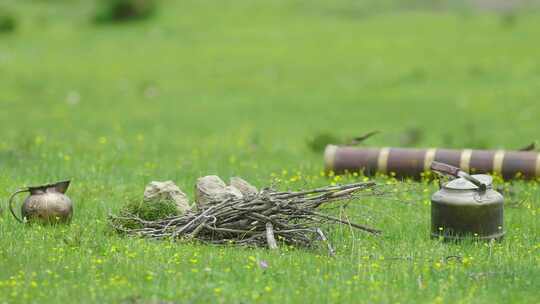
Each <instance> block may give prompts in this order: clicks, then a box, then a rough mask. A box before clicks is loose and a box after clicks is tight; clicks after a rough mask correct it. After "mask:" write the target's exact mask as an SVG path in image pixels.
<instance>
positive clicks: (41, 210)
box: [9, 181, 73, 224]
mask: <svg viewBox="0 0 540 304" xmlns="http://www.w3.org/2000/svg"><path fill="white" fill-rule="evenodd" d="M69 184H70V181H61V182H57V183H53V184H47V185H42V186H32V187H25V188H22V189H19V190H17V191H16V192H15V193H13V194H12V195H11V197H10V198H9V209H10V210H11V214H13V216H14V217H15V219H16V220H17V221H19V222H21V223H24V222H40V223H43V224H55V223H69V222H70V221H71V217H72V215H73V203H72V202H71V199H70V198H69V197H67V196H66V195H65V193H66V191H67V189H68V187H69ZM24 192H29V193H30V195H29V196H28V197H27V198H26V199H25V200H24V203H23V205H22V207H21V215H22V218H19V217H18V216H17V214H16V213H15V211H14V210H13V199H14V198H15V196H16V195H17V194H19V193H24Z"/></svg>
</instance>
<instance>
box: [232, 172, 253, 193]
mask: <svg viewBox="0 0 540 304" xmlns="http://www.w3.org/2000/svg"><path fill="white" fill-rule="evenodd" d="M229 183H230V184H231V187H234V188H236V189H238V190H240V192H241V193H242V195H243V196H244V197H249V196H253V195H256V194H257V193H259V191H258V190H257V188H255V187H254V186H252V185H251V184H250V183H248V182H247V181H246V180H244V179H243V178H241V177H238V176H235V177H231V179H230V180H229Z"/></svg>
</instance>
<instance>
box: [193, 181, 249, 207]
mask: <svg viewBox="0 0 540 304" xmlns="http://www.w3.org/2000/svg"><path fill="white" fill-rule="evenodd" d="M243 197H244V196H243V195H242V192H240V190H238V189H236V188H235V187H232V186H227V185H226V184H225V182H224V181H223V180H222V179H221V178H219V176H217V175H208V176H203V177H199V179H197V184H196V185H195V201H196V202H197V204H198V205H199V206H203V205H207V204H210V203H213V202H221V201H224V200H227V199H239V198H243Z"/></svg>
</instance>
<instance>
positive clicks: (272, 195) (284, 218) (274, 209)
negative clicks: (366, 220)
mask: <svg viewBox="0 0 540 304" xmlns="http://www.w3.org/2000/svg"><path fill="white" fill-rule="evenodd" d="M378 193H379V192H378V190H377V187H376V184H375V183H373V182H362V183H352V184H345V185H338V186H328V187H323V188H316V189H311V190H305V191H297V192H279V191H275V190H273V189H271V188H266V189H263V190H261V191H259V192H258V193H256V194H253V195H251V196H249V197H244V198H241V199H239V198H236V199H226V200H224V201H221V202H212V203H209V204H206V205H203V206H198V208H197V209H196V210H193V211H188V212H187V213H186V214H184V215H181V216H175V217H169V218H165V219H159V220H155V221H146V220H143V219H141V218H138V217H137V216H135V215H133V214H120V215H119V216H111V217H110V223H111V225H112V226H113V227H114V228H115V229H116V230H117V231H118V232H122V233H126V234H128V235H134V236H142V237H148V238H153V239H163V238H172V239H177V238H183V239H196V240H199V241H203V242H208V243H212V244H229V243H234V244H239V245H254V246H268V247H269V248H271V249H276V248H277V247H278V246H277V244H278V242H284V243H286V244H292V245H295V246H303V247H310V246H312V245H313V242H314V240H316V239H320V240H322V241H324V242H326V243H327V246H328V249H329V250H330V253H331V254H333V249H332V247H331V245H330V243H329V242H328V240H327V238H326V237H325V235H324V233H323V231H322V230H321V229H320V227H321V225H322V224H325V223H335V224H345V225H348V226H350V227H354V228H357V229H360V230H363V231H366V232H369V233H373V234H379V233H381V231H379V230H377V229H374V228H370V227H367V226H364V225H360V224H355V223H351V222H349V221H347V220H343V219H340V218H337V217H333V216H330V215H327V214H324V213H321V212H319V211H317V208H319V207H321V206H322V205H323V204H327V203H330V202H336V201H351V200H353V199H358V198H360V197H363V196H373V195H377V194H378ZM126 220H130V221H135V222H136V223H138V226H139V227H140V228H128V227H126V226H124V225H122V224H121V223H122V222H124V221H126ZM276 239H277V240H276Z"/></svg>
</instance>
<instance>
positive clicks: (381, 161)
mask: <svg viewBox="0 0 540 304" xmlns="http://www.w3.org/2000/svg"><path fill="white" fill-rule="evenodd" d="M389 154H390V148H382V149H381V150H380V151H379V157H377V170H378V171H379V172H380V173H383V174H385V173H386V171H387V168H388V155H389Z"/></svg>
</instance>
